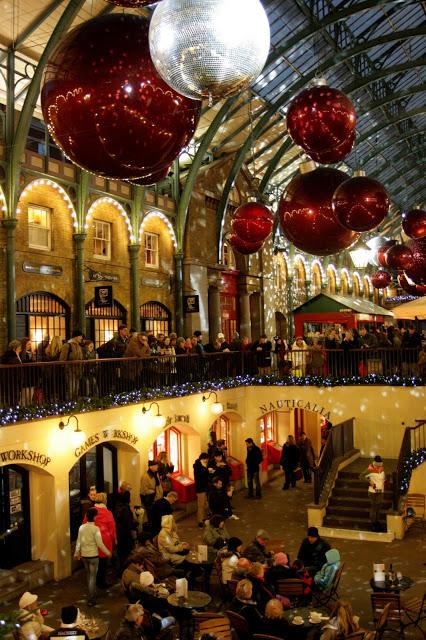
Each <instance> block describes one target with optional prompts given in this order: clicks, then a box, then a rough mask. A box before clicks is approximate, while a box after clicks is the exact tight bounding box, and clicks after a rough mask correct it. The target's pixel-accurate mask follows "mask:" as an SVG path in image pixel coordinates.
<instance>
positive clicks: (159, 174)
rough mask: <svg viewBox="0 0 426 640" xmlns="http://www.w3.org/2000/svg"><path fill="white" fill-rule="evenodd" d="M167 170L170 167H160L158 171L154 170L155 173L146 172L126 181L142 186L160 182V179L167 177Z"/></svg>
mask: <svg viewBox="0 0 426 640" xmlns="http://www.w3.org/2000/svg"><path fill="white" fill-rule="evenodd" d="M169 171H170V167H165V169H161V170H160V171H156V172H155V173H148V174H147V175H146V176H142V177H141V178H135V179H132V180H127V182H130V184H135V185H144V186H146V185H149V184H157V182H161V181H162V180H164V178H167V175H168V173H169Z"/></svg>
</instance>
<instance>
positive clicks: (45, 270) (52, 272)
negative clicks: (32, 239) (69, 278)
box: [22, 261, 63, 276]
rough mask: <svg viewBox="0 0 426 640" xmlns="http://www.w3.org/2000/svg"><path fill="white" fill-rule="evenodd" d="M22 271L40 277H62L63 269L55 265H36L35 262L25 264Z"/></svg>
mask: <svg viewBox="0 0 426 640" xmlns="http://www.w3.org/2000/svg"><path fill="white" fill-rule="evenodd" d="M22 271H25V273H34V274H36V275H38V276H61V275H62V274H63V269H62V267H60V266H59V265H55V264H34V263H33V262H26V261H25V262H23V263H22Z"/></svg>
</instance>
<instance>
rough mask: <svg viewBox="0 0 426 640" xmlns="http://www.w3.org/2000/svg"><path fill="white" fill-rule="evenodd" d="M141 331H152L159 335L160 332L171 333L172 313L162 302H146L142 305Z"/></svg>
mask: <svg viewBox="0 0 426 640" xmlns="http://www.w3.org/2000/svg"><path fill="white" fill-rule="evenodd" d="M140 315H141V331H146V332H147V333H152V334H153V335H155V336H157V335H158V334H159V333H164V334H165V335H167V334H169V333H170V325H171V313H170V311H169V310H168V309H167V307H165V306H164V305H163V304H161V302H155V301H151V302H146V303H145V304H142V305H141V308H140Z"/></svg>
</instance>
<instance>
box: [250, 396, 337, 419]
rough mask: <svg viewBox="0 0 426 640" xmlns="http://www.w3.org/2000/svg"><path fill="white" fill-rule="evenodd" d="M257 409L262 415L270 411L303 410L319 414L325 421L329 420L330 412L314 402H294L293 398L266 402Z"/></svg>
mask: <svg viewBox="0 0 426 640" xmlns="http://www.w3.org/2000/svg"><path fill="white" fill-rule="evenodd" d="M259 409H260V412H261V413H262V414H264V413H269V412H270V411H278V410H279V409H305V410H306V411H313V412H314V413H319V414H320V415H321V416H324V418H326V419H327V420H330V411H326V410H325V409H324V407H322V406H321V405H320V404H316V402H309V400H300V399H299V400H295V399H294V398H292V399H290V398H288V399H286V400H276V401H275V402H268V403H265V404H262V405H260V407H259Z"/></svg>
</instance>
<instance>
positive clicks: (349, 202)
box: [331, 176, 389, 231]
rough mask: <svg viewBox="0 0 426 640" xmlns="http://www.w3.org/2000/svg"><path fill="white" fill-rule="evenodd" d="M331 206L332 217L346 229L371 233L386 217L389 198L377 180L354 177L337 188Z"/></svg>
mask: <svg viewBox="0 0 426 640" xmlns="http://www.w3.org/2000/svg"><path fill="white" fill-rule="evenodd" d="M331 205H332V207H333V211H334V215H335V216H336V218H337V219H338V221H339V222H340V224H341V225H342V226H344V227H345V228H346V229H352V230H353V231H371V230H372V229H375V228H376V227H377V226H378V225H379V224H380V223H381V222H382V221H383V220H384V218H385V217H386V214H387V212H388V209H389V197H388V194H387V193H386V189H385V188H384V186H383V185H382V184H381V183H380V182H378V181H377V180H373V178H368V177H367V176H356V177H355V178H350V179H349V180H346V181H345V182H343V183H342V184H341V185H340V186H339V187H337V189H336V191H335V192H334V195H333V199H332V201H331Z"/></svg>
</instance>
